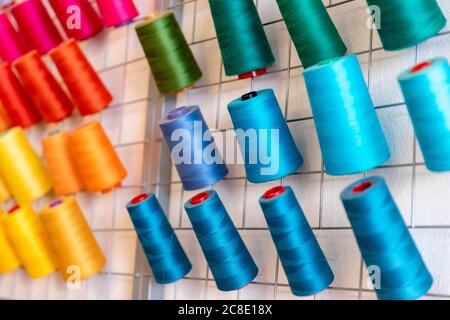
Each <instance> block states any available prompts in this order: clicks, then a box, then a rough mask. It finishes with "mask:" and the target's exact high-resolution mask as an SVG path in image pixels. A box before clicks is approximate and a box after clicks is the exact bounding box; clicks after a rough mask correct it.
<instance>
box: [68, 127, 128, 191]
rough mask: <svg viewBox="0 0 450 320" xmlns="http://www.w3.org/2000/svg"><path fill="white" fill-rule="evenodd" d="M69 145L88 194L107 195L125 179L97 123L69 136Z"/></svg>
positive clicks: (103, 132) (125, 172) (112, 148)
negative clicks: (106, 193)
mask: <svg viewBox="0 0 450 320" xmlns="http://www.w3.org/2000/svg"><path fill="white" fill-rule="evenodd" d="M69 143H70V146H71V150H72V154H73V156H74V158H75V161H76V164H77V167H78V171H79V173H80V174H81V176H82V177H83V181H84V184H85V185H86V189H87V190H88V191H90V192H103V193H105V192H109V191H111V190H112V189H114V188H115V187H118V186H120V183H121V182H122V180H123V179H125V177H126V176H127V171H126V170H125V168H124V166H123V164H122V162H121V161H120V159H119V156H118V155H117V153H116V150H114V147H113V145H112V144H111V141H110V140H109V138H108V136H107V135H106V133H105V131H104V130H103V127H102V126H101V124H100V123H99V122H96V121H95V122H91V123H88V124H85V125H83V126H82V127H80V128H78V129H77V130H75V131H74V132H72V133H71V135H70V139H69Z"/></svg>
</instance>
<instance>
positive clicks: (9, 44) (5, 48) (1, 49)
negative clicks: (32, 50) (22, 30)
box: [0, 12, 29, 63]
mask: <svg viewBox="0 0 450 320" xmlns="http://www.w3.org/2000/svg"><path fill="white" fill-rule="evenodd" d="M0 43H1V45H0V59H2V60H3V61H5V62H9V63H11V62H13V61H14V60H16V59H17V58H19V57H20V56H22V55H23V54H25V53H27V52H28V51H29V50H28V46H27V45H26V43H25V41H24V39H23V38H22V36H21V35H20V34H19V33H18V32H17V30H16V29H15V28H14V26H13V25H12V23H11V20H9V18H8V15H7V14H6V13H5V12H2V13H0Z"/></svg>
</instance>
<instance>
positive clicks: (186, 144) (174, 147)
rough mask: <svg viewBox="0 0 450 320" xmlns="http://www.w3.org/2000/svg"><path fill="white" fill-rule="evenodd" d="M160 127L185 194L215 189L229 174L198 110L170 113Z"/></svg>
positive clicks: (194, 107) (184, 108) (188, 109)
mask: <svg viewBox="0 0 450 320" xmlns="http://www.w3.org/2000/svg"><path fill="white" fill-rule="evenodd" d="M159 126H160V128H161V131H162V133H163V136H164V140H165V141H166V143H167V145H168V147H169V149H170V151H171V156H172V161H173V163H174V164H175V167H176V168H177V171H178V174H179V176H180V179H181V182H182V183H183V187H184V189H185V190H198V189H202V188H204V187H207V186H210V185H213V184H215V183H216V182H218V181H220V180H222V179H223V178H224V177H225V176H226V175H227V174H228V169H227V167H226V165H225V163H224V160H223V158H222V156H221V154H220V152H219V150H218V149H217V147H216V145H215V143H214V140H213V139H212V137H211V133H210V131H209V129H208V126H207V124H206V122H205V120H204V118H203V116H202V113H201V112H200V108H199V107H198V106H190V107H186V106H184V107H180V108H177V109H175V110H173V111H171V112H169V114H168V115H167V116H166V117H165V118H163V119H162V120H161V121H160V123H159Z"/></svg>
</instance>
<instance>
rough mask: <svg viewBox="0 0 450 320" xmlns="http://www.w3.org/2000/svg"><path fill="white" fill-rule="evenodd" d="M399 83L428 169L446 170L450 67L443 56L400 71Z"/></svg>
mask: <svg viewBox="0 0 450 320" xmlns="http://www.w3.org/2000/svg"><path fill="white" fill-rule="evenodd" d="M398 80H399V83H400V86H401V88H402V91H403V95H404V96H405V100H406V105H407V107H408V111H409V115H410V116H411V120H412V123H413V125H414V129H415V132H416V135H417V139H418V141H419V144H420V147H421V149H422V153H423V156H424V158H425V164H426V166H427V168H428V169H430V170H431V171H438V172H440V171H448V170H450V108H449V106H450V67H449V64H448V61H447V60H446V59H444V58H437V59H433V60H431V61H427V62H424V63H421V64H418V65H417V66H415V67H413V68H412V69H409V70H406V71H405V72H403V73H402V74H401V75H400V76H399V78H398Z"/></svg>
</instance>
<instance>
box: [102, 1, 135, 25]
mask: <svg viewBox="0 0 450 320" xmlns="http://www.w3.org/2000/svg"><path fill="white" fill-rule="evenodd" d="M97 4H98V8H99V9H100V12H101V14H102V16H103V23H104V24H105V26H106V27H108V28H110V27H119V26H121V25H124V24H127V23H129V22H131V21H133V19H134V18H135V17H137V16H138V15H139V12H138V10H137V9H136V6H135V5H134V3H133V0H97Z"/></svg>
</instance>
